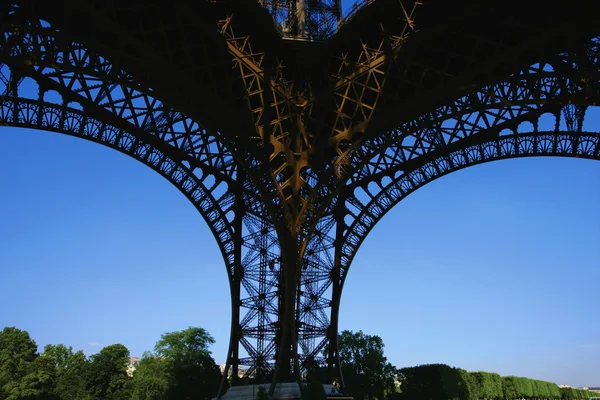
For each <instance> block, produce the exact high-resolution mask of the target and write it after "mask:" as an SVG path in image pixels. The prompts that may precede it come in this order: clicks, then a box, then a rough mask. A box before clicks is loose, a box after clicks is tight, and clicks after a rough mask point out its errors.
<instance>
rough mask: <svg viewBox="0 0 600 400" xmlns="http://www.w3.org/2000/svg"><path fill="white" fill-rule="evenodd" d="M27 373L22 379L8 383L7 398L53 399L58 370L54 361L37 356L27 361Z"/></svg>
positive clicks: (27, 399) (19, 399) (14, 399)
mask: <svg viewBox="0 0 600 400" xmlns="http://www.w3.org/2000/svg"><path fill="white" fill-rule="evenodd" d="M26 369H27V373H26V374H25V376H23V377H22V378H21V379H18V380H13V381H11V382H9V383H8V384H6V385H5V386H4V387H5V390H6V400H51V399H58V398H57V397H55V396H54V385H55V379H56V371H55V370H54V366H53V365H52V363H51V362H50V361H49V360H48V359H45V358H43V357H36V358H35V359H34V360H33V361H31V362H29V363H27V367H26Z"/></svg>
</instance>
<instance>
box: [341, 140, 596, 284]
mask: <svg viewBox="0 0 600 400" xmlns="http://www.w3.org/2000/svg"><path fill="white" fill-rule="evenodd" d="M540 156H558V157H574V158H586V159H594V160H600V134H599V133H588V132H567V131H564V132H560V131H559V132H536V133H532V134H527V133H522V134H518V133H517V134H511V135H506V136H502V137H501V138H499V139H498V138H494V139H492V140H488V141H483V142H481V143H476V144H472V145H467V146H465V147H458V148H456V149H454V150H453V151H451V152H449V153H448V154H444V155H440V156H439V157H437V158H435V159H434V160H432V161H429V162H427V163H425V164H423V165H420V166H419V167H418V168H415V169H414V170H412V171H410V172H409V173H406V174H402V175H401V176H400V177H399V178H398V179H396V180H394V181H393V182H391V183H390V184H389V185H387V186H385V187H384V188H382V191H381V192H379V193H378V195H377V196H376V197H374V198H372V199H371V200H370V201H369V202H368V203H367V204H366V205H364V204H362V203H360V202H357V201H356V200H355V201H352V204H353V206H354V205H357V204H360V210H361V211H360V214H359V215H356V217H355V219H354V221H353V222H352V225H350V226H349V227H348V228H347V230H346V235H345V237H344V240H345V242H344V244H343V245H342V246H341V257H342V271H343V272H342V280H343V278H344V277H345V275H346V273H347V269H348V267H349V266H350V264H351V262H352V259H353V258H354V255H355V254H356V251H357V250H358V248H359V247H360V245H361V244H362V242H363V241H364V239H365V238H366V236H367V234H368V233H369V232H370V231H371V229H373V227H374V226H375V224H376V223H377V222H378V221H379V220H380V219H381V218H382V217H383V216H384V215H385V214H386V213H387V212H388V211H390V210H391V209H392V207H393V206H394V205H396V204H397V203H399V202H400V201H401V200H402V199H404V198H405V197H407V196H408V195H409V194H410V193H412V192H414V191H415V190H417V189H418V188H420V187H422V186H424V185H425V184H427V183H429V182H431V181H433V180H435V179H437V178H439V177H441V176H444V175H447V174H449V173H451V172H454V171H458V170H460V169H463V168H466V167H469V166H473V165H477V164H482V163H485V162H490V161H495V160H503V159H510V158H523V157H540ZM353 206H352V208H354V207H353Z"/></svg>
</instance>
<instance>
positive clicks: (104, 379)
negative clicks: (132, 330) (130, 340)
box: [85, 344, 132, 400]
mask: <svg viewBox="0 0 600 400" xmlns="http://www.w3.org/2000/svg"><path fill="white" fill-rule="evenodd" d="M128 363H129V350H128V349H127V347H125V346H123V345H122V344H113V345H110V346H106V347H105V348H103V349H102V350H100V352H99V353H97V354H94V355H93V356H91V358H90V363H89V365H88V367H87V368H86V373H85V380H86V386H87V389H88V391H89V394H90V396H91V399H92V400H125V399H127V400H128V399H130V398H131V389H132V386H131V378H130V377H128V376H127V364H128Z"/></svg>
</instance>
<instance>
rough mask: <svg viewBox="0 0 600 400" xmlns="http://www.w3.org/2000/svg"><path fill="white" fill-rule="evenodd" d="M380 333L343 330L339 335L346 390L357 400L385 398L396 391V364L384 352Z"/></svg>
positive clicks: (381, 399)
mask: <svg viewBox="0 0 600 400" xmlns="http://www.w3.org/2000/svg"><path fill="white" fill-rule="evenodd" d="M383 348H384V344H383V340H382V339H381V338H380V337H379V336H371V335H365V334H364V333H363V332H362V331H359V332H357V333H354V332H351V331H343V332H342V333H341V334H340V336H339V349H340V360H341V363H342V364H341V365H342V373H343V374H344V383H345V385H346V388H345V389H346V391H347V392H349V393H351V394H352V395H353V396H354V398H355V399H356V400H362V399H375V398H377V399H380V400H383V399H384V398H385V396H386V395H387V394H389V393H393V392H395V389H396V388H395V384H394V380H395V377H396V375H397V373H398V370H397V369H396V367H394V366H393V365H392V364H390V363H389V362H388V361H387V358H386V357H385V356H384V355H383Z"/></svg>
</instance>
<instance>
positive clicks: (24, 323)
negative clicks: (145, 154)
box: [0, 127, 230, 363]
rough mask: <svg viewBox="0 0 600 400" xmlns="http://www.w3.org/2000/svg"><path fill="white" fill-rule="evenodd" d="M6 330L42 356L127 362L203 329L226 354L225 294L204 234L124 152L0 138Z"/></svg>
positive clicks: (42, 136)
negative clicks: (165, 338)
mask: <svg viewBox="0 0 600 400" xmlns="http://www.w3.org/2000/svg"><path fill="white" fill-rule="evenodd" d="M0 160H2V166H3V168H1V169H0V182H1V183H2V193H3V196H2V205H3V207H2V211H1V212H2V224H0V240H1V243H2V246H1V249H2V251H1V252H0V253H1V254H0V265H2V266H3V268H2V274H3V277H2V279H0V301H1V302H2V304H4V305H5V307H3V312H2V313H0V326H13V325H14V326H17V327H19V328H21V329H26V330H28V331H29V332H30V333H31V335H32V336H33V337H34V338H35V339H36V341H37V343H38V345H39V346H40V348H41V347H43V346H44V345H45V344H47V343H53V344H57V343H64V344H65V345H67V346H73V348H75V349H82V350H84V351H85V352H86V353H88V354H90V353H95V352H97V351H98V350H99V348H97V347H96V346H97V345H98V344H100V345H109V344H113V343H122V344H124V345H126V346H127V347H128V348H129V349H130V350H131V354H132V356H141V355H142V352H143V351H146V350H151V349H152V348H153V346H154V344H155V342H156V341H157V340H158V339H159V338H160V335H161V334H162V333H164V332H167V331H174V330H181V329H185V328H186V327H188V326H190V325H191V326H202V327H203V328H205V329H207V330H208V331H209V332H210V333H211V334H212V335H213V336H214V337H215V339H216V340H217V343H216V344H215V345H214V347H213V355H214V357H215V359H216V361H217V362H219V363H220V362H223V361H224V360H223V359H222V358H223V357H224V356H225V355H226V353H227V346H228V344H229V343H228V340H229V324H228V322H229V318H230V299H229V285H228V280H227V275H226V271H225V268H224V263H223V258H222V255H221V252H220V251H219V248H218V246H217V244H216V243H215V239H214V237H213V235H212V233H211V232H210V230H209V228H208V226H207V225H206V222H205V221H204V220H203V219H202V217H201V216H200V215H199V213H198V211H197V210H196V209H195V208H194V206H193V205H192V204H191V203H190V202H189V201H188V199H186V197H185V196H183V195H182V194H181V193H180V192H179V191H178V190H177V188H175V187H173V185H172V184H170V183H169V182H168V181H167V180H166V179H164V178H163V177H161V176H160V175H159V174H157V173H155V172H154V171H152V170H151V169H150V168H147V167H146V166H144V165H143V164H141V163H140V162H138V161H136V160H133V159H132V158H130V157H127V156H125V155H124V154H121V153H119V152H116V151H113V150H110V149H108V148H106V147H104V146H98V145H97V144H93V143H91V142H88V141H84V140H77V139H76V138H72V137H68V136H65V135H57V134H52V133H48V132H41V131H33V130H25V129H22V128H8V127H3V128H1V129H0Z"/></svg>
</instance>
